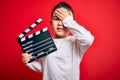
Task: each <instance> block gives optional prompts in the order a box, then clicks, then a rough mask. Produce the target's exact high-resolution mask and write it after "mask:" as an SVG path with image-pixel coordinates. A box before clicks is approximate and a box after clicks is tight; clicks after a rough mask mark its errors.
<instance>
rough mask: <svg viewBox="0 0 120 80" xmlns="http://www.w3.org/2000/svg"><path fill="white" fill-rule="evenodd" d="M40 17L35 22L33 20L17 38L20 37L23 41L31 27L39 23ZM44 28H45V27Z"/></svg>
mask: <svg viewBox="0 0 120 80" xmlns="http://www.w3.org/2000/svg"><path fill="white" fill-rule="evenodd" d="M42 20H43V19H42V18H39V19H38V20H37V21H36V22H34V23H33V24H32V25H31V26H29V27H28V28H27V29H26V30H25V31H24V32H22V33H21V34H20V35H19V36H18V37H17V39H18V40H19V39H21V41H23V40H24V39H25V38H24V36H25V35H26V34H27V33H29V32H30V31H31V30H32V29H34V28H35V27H36V26H37V25H38V24H40V23H41V22H42ZM45 29H46V28H45Z"/></svg>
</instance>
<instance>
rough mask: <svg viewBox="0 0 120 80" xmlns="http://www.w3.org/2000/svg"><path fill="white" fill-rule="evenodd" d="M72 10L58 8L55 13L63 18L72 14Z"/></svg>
mask: <svg viewBox="0 0 120 80" xmlns="http://www.w3.org/2000/svg"><path fill="white" fill-rule="evenodd" d="M70 12H71V11H68V10H67V9H64V8H58V9H56V10H55V15H56V16H57V17H58V18H59V19H60V20H63V19H64V18H66V17H68V16H72V13H70Z"/></svg>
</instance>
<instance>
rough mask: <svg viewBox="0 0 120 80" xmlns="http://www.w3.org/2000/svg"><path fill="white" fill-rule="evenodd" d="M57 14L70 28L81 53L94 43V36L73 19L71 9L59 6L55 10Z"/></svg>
mask: <svg viewBox="0 0 120 80" xmlns="http://www.w3.org/2000/svg"><path fill="white" fill-rule="evenodd" d="M55 14H56V16H57V17H58V18H59V19H60V20H61V21H62V23H63V25H64V26H65V27H67V28H69V29H70V31H71V32H72V34H73V36H74V37H75V38H76V40H75V42H76V45H77V48H78V49H79V51H80V53H81V54H83V53H84V52H85V51H86V50H87V49H88V47H89V46H90V45H91V44H92V43H93V40H94V37H93V36H92V35H91V33H90V32H89V31H87V30H86V29H85V28H84V27H82V26H80V25H79V24H78V23H76V21H75V20H73V14H72V12H71V11H69V10H67V9H65V8H59V9H57V10H56V11H55Z"/></svg>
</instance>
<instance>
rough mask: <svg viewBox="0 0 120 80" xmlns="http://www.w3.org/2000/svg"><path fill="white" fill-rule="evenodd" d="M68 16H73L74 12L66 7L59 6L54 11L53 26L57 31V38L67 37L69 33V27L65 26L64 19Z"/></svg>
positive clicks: (55, 31)
mask: <svg viewBox="0 0 120 80" xmlns="http://www.w3.org/2000/svg"><path fill="white" fill-rule="evenodd" d="M68 16H72V13H71V12H70V11H68V10H67V9H65V8H58V9H56V10H55V11H54V12H53V16H52V20H51V26H52V28H53V31H54V33H55V38H65V37H67V36H68V34H69V29H68V28H67V27H64V25H63V23H62V20H63V19H64V18H66V17H68Z"/></svg>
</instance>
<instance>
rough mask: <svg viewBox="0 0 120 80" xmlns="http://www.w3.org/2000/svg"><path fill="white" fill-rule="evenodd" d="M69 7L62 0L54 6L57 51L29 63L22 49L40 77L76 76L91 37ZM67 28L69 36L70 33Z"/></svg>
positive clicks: (73, 79) (74, 79) (59, 79)
mask: <svg viewBox="0 0 120 80" xmlns="http://www.w3.org/2000/svg"><path fill="white" fill-rule="evenodd" d="M73 17H74V13H73V10H72V8H71V7H70V6H69V5H68V4H67V3H65V2H61V3H59V4H58V5H56V6H55V7H54V8H53V11H52V15H51V18H52V19H51V26H52V29H53V31H54V33H55V36H54V38H53V40H54V42H55V44H56V46H57V49H58V50H57V51H55V52H53V53H52V54H49V55H48V56H46V57H43V58H41V59H40V60H39V61H34V62H31V63H28V61H29V60H30V59H31V57H32V56H31V55H29V54H27V53H24V54H23V55H22V61H23V63H25V64H26V65H27V66H28V67H29V68H31V69H32V70H34V71H38V72H42V73H43V80H79V76H80V72H79V65H80V62H81V59H82V56H83V54H84V53H85V51H86V50H87V49H88V48H89V46H90V45H91V44H92V43H93V40H94V37H93V36H92V35H91V34H90V32H89V31H87V30H86V29H85V28H83V27H82V26H80V25H79V24H78V23H76V21H75V20H74V19H73ZM69 32H71V33H72V36H69Z"/></svg>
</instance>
